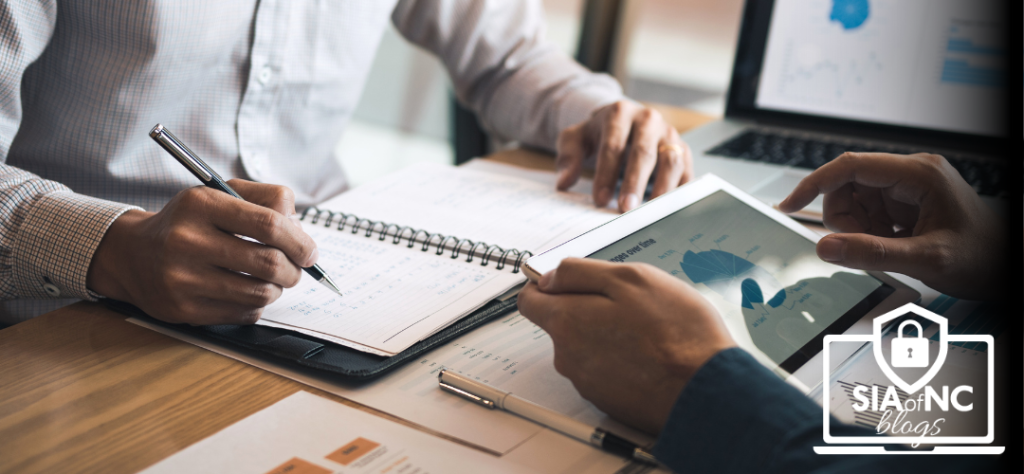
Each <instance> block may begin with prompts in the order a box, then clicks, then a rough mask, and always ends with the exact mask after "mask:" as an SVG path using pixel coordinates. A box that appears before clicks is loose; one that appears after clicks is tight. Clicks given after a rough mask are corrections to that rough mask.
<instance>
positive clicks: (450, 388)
mask: <svg viewBox="0 0 1024 474" xmlns="http://www.w3.org/2000/svg"><path fill="white" fill-rule="evenodd" d="M438 384H439V385H440V386H441V390H444V391H446V392H448V393H453V394H455V395H458V396H460V397H462V398H465V399H466V400H469V401H471V402H473V403H476V404H477V405H480V406H482V407H484V408H488V409H491V410H493V409H494V402H492V401H490V400H488V399H486V398H483V397H479V396H476V395H473V394H472V393H469V392H467V391H465V390H462V389H459V388H455V387H453V386H451V385H448V384H446V383H444V382H438Z"/></svg>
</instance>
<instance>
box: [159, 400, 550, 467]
mask: <svg viewBox="0 0 1024 474" xmlns="http://www.w3.org/2000/svg"><path fill="white" fill-rule="evenodd" d="M143 472H144V473H146V474H159V473H179V472H188V473H194V474H200V473H217V474H224V473H233V472H237V473H247V474H248V473H257V474H259V473H266V474H286V473H290V474H333V473H352V474H372V473H373V474H383V473H390V472H395V473H399V472H401V473H405V472H408V473H412V472H420V473H427V472H431V473H440V472H451V473H474V474H475V473H481V472H494V473H503V472H509V473H511V472H530V471H529V470H528V469H526V468H524V467H522V466H517V465H508V464H502V463H501V462H500V461H499V459H498V458H496V457H494V456H490V455H487V454H484V453H481V452H479V451H476V450H473V449H471V448H467V447H464V446H460V445H458V444H456V443H453V442H451V441H446V440H443V439H441V438H438V437H435V436H431V435H429V434H426V433H423V432H420V431H417V430H415V429H412V428H409V427H407V426H403V425H400V424H398V423H395V422H392V421H388V420H386V419H384V418H381V417H378V416H374V415H371V414H369V413H365V412H361V411H359V410H356V409H354V408H350V407H347V406H345V405H342V404H340V403H337V402H333V401H331V400H327V399H326V398H321V397H318V396H316V395H313V394H310V393H308V392H298V393H295V394H293V395H292V396H290V397H288V398H286V399H284V400H281V401H279V402H277V403H275V404H274V405H272V406H270V407H269V408H266V409H264V410H263V411H260V412H259V413H256V414H254V415H252V416H250V417H248V418H246V419H244V420H242V421H240V422H238V423H235V424H234V425H232V426H229V427H228V428H225V429H224V430H222V431H220V432H219V433H217V434H215V435H213V436H211V437H209V438H206V439H204V440H202V441H200V442H198V443H196V444H194V445H192V446H189V447H188V448H185V449H184V450H183V451H181V452H179V453H177V454H175V455H173V456H171V457H169V458H167V459H165V460H163V461H161V462H159V463H157V464H155V465H153V466H152V467H150V468H149V469H147V470H145V471H143Z"/></svg>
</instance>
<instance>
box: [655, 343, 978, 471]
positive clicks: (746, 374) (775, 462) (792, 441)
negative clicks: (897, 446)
mask: <svg viewBox="0 0 1024 474" xmlns="http://www.w3.org/2000/svg"><path fill="white" fill-rule="evenodd" d="M821 410H822V408H821V406H819V405H818V404H817V403H814V402H813V401H812V400H810V399H809V398H807V397H806V396H805V395H804V394H803V393H801V392H800V391H799V390H797V389H796V388H794V387H792V386H790V385H789V384H788V383H786V382H785V381H783V380H782V379H780V378H779V377H778V376H777V375H775V374H773V373H772V372H771V371H770V370H768V369H767V368H765V367H764V366H762V365H761V364H760V363H758V362H757V361H756V360H755V359H754V358H753V357H751V356H750V354H747V353H746V352H745V351H743V350H742V349H728V350H725V351H722V352H720V353H719V354H717V355H716V356H714V357H712V358H711V360H709V361H708V362H707V364H705V365H704V367H702V368H701V369H700V370H699V371H698V372H697V374H696V375H694V377H693V379H692V380H691V381H690V383H689V384H688V385H687V386H686V388H685V389H684V390H683V392H682V393H681V394H680V395H679V399H678V400H676V404H675V406H674V407H673V409H672V413H671V414H670V415H669V418H668V421H666V423H665V426H664V428H663V429H662V432H661V435H660V436H659V437H658V441H657V444H656V445H655V447H654V455H655V457H657V458H658V460H660V461H661V462H662V463H664V464H665V466H666V467H668V468H670V469H672V470H673V471H676V472H687V473H698V472H715V473H732V472H735V473H754V472H765V473H791V472H815V473H846V472H850V473H854V472H856V473H858V474H863V473H864V472H865V469H871V471H872V474H876V473H878V472H894V473H895V472H899V473H907V472H928V473H930V474H933V473H940V472H953V471H958V472H959V471H962V470H964V469H967V468H970V469H972V470H973V471H975V472H985V471H987V470H988V469H994V468H995V463H996V458H995V457H993V456H940V455H885V456H850V455H819V454H817V453H815V452H814V446H824V445H825V443H824V441H823V439H822V411H821ZM830 425H831V426H832V428H831V430H832V433H833V434H836V435H842V436H860V435H872V436H874V431H872V430H868V429H865V428H862V427H856V426H851V425H843V424H841V423H839V422H838V421H835V420H834V419H833V421H832V422H830Z"/></svg>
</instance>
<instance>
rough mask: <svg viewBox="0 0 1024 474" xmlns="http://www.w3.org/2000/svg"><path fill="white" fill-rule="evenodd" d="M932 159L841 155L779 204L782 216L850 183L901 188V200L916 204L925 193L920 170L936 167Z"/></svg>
mask: <svg viewBox="0 0 1024 474" xmlns="http://www.w3.org/2000/svg"><path fill="white" fill-rule="evenodd" d="M933 156H934V155H911V156H898V155H890V154H887V153H843V154H842V155H841V156H839V157H838V158H836V159H834V160H832V161H831V162H829V163H826V164H825V165H823V166H822V167H821V168H818V169H817V170H815V171H814V172H813V173H811V174H809V175H807V176H806V177H805V178H804V179H803V180H801V181H800V183H799V184H797V186H796V188H795V189H793V192H792V193H790V194H789V196H788V197H786V199H784V200H783V201H782V202H781V203H779V210H781V211H782V212H787V213H788V212H796V211H799V210H800V209H803V208H804V207H805V206H807V205H808V204H810V203H811V201H813V200H814V198H816V197H818V195H819V194H823V193H830V192H832V191H835V190H837V189H839V188H840V187H842V186H845V185H846V184H849V183H858V184H863V185H866V186H871V187H875V188H887V187H891V186H895V185H897V184H901V185H903V189H901V190H900V192H899V193H898V194H899V195H900V197H901V199H900V200H902V201H905V202H915V203H916V202H919V200H920V199H921V198H922V197H923V196H924V195H925V194H926V193H927V189H926V188H925V187H924V186H922V185H921V183H922V182H923V181H922V180H923V179H924V180H927V176H922V173H921V169H922V168H927V167H930V166H935V163H934V162H935V161H936V158H933Z"/></svg>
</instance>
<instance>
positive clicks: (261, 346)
mask: <svg viewBox="0 0 1024 474" xmlns="http://www.w3.org/2000/svg"><path fill="white" fill-rule="evenodd" d="M105 303H106V305H107V306H108V307H110V308H111V309H113V310H115V311H118V312H120V313H122V314H125V315H128V316H132V317H136V318H139V319H143V320H146V321H148V322H150V323H153V324H157V325H160V326H163V327H167V328H171V329H173V330H175V331H181V332H183V333H187V334H190V335H192V336H194V337H197V338H200V339H203V340H205V341H209V342H212V343H214V344H219V345H225V346H229V347H235V348H242V349H246V350H249V351H255V352H257V353H260V354H263V355H268V356H271V357H273V358H274V359H276V360H281V361H284V362H286V363H288V364H292V365H297V366H300V367H306V368H312V369H316V370H322V371H324V372H329V373H331V374H334V375H337V376H341V377H342V378H346V379H351V380H368V379H371V378H373V377H376V376H379V375H382V374H384V373H386V372H388V371H390V370H392V369H394V368H396V367H398V366H400V365H402V364H403V363H405V362H408V361H411V360H415V359H416V358H418V357H419V356H420V355H422V354H424V353H426V352H428V351H430V350H431V349H433V348H435V347H438V346H440V345H442V344H444V343H446V342H448V341H450V340H452V339H454V338H456V337H458V336H459V335H462V334H464V333H467V332H469V331H471V330H473V329H474V328H477V327H479V326H481V325H483V324H485V323H487V322H488V321H491V320H492V319H495V318H497V317H500V316H502V315H505V314H508V313H510V312H512V311H514V310H515V308H516V298H515V297H512V298H509V299H507V300H505V301H498V300H494V301H492V302H490V303H488V304H486V305H484V306H483V307H482V308H480V309H478V310H476V311H474V312H473V313H470V314H469V315H468V316H466V317H464V318H462V319H460V320H458V321H456V322H455V323H453V324H452V325H450V326H448V327H446V328H444V329H442V330H441V331H439V332H437V333H435V334H434V335H432V336H430V337H428V338H426V339H424V340H422V341H420V342H417V343H416V344H414V345H413V346H412V347H410V348H408V349H406V350H404V351H402V352H400V353H398V354H396V355H394V356H391V357H382V356H378V355H374V354H369V353H366V352H361V351H357V350H355V349H352V348H348V347H345V346H342V345H339V344H335V343H332V342H328V341H322V340H320V339H317V338H314V337H312V336H307V335H305V334H300V333H297V332H293V331H289V330H287V329H280V328H274V327H267V326H256V325H251V326H229V325H220V326H191V325H188V324H171V323H166V322H163V321H160V320H158V319H155V318H152V317H150V316H149V315H147V314H146V313H144V312H143V311H142V310H140V309H139V308H137V307H135V306H133V305H131V304H128V303H124V302H121V301H114V300H105Z"/></svg>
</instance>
